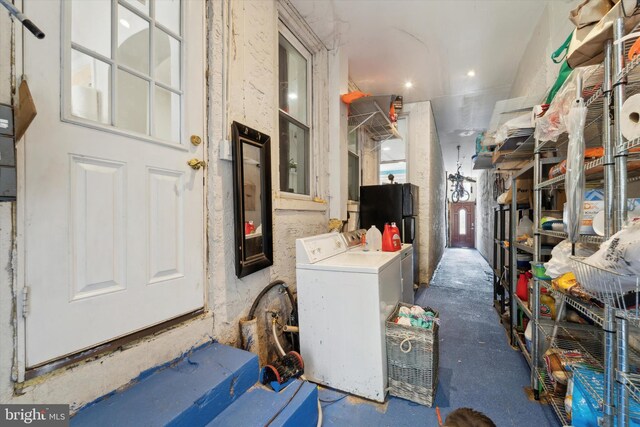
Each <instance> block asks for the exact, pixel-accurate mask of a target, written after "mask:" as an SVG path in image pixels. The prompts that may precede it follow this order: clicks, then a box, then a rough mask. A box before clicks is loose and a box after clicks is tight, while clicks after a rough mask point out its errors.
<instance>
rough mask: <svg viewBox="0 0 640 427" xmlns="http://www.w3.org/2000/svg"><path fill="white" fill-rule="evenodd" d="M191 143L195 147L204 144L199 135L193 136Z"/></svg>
mask: <svg viewBox="0 0 640 427" xmlns="http://www.w3.org/2000/svg"><path fill="white" fill-rule="evenodd" d="M191 143H192V144H193V145H200V144H201V143H202V138H200V137H199V136H198V135H191Z"/></svg>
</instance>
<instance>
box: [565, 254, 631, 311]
mask: <svg viewBox="0 0 640 427" xmlns="http://www.w3.org/2000/svg"><path fill="white" fill-rule="evenodd" d="M572 262H573V272H574V274H575V275H576V279H577V280H578V282H579V283H580V285H581V286H582V288H583V289H584V290H585V291H586V292H587V293H588V294H589V295H591V297H593V298H595V299H596V300H598V301H600V302H602V303H604V304H607V305H610V306H612V307H615V308H616V309H618V310H619V311H622V312H624V313H626V314H627V316H628V317H634V318H637V317H638V314H639V311H638V310H639V309H638V305H639V304H638V303H639V302H640V293H639V291H640V280H639V278H638V276H635V275H632V274H620V273H618V272H616V271H613V270H609V269H605V268H601V267H596V266H594V265H591V264H588V263H587V262H586V261H585V259H584V258H580V257H572Z"/></svg>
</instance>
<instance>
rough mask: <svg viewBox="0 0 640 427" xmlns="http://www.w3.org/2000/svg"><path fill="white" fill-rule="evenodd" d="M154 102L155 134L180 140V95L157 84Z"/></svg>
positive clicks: (175, 140)
mask: <svg viewBox="0 0 640 427" xmlns="http://www.w3.org/2000/svg"><path fill="white" fill-rule="evenodd" d="M153 103H154V108H153V121H154V126H153V128H154V129H153V135H154V136H157V137H158V138H160V139H164V140H167V141H172V142H180V95H178V94H176V93H173V92H169V91H168V90H165V89H162V88H160V87H158V86H156V93H155V98H154V101H153Z"/></svg>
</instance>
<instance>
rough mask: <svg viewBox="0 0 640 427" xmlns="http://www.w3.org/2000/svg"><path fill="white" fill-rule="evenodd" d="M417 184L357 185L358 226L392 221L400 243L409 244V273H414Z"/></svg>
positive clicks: (416, 234) (369, 225) (414, 274)
mask: <svg viewBox="0 0 640 427" xmlns="http://www.w3.org/2000/svg"><path fill="white" fill-rule="evenodd" d="M418 189H419V188H418V186H417V185H413V184H384V185H364V186H362V187H360V228H365V229H367V230H368V229H369V227H371V226H372V225H375V226H376V227H377V228H378V229H379V230H380V232H381V233H382V232H384V224H385V223H387V222H388V223H391V222H395V223H396V225H397V226H398V228H399V229H400V233H401V234H402V236H401V237H402V242H403V243H411V244H412V245H413V277H414V280H415V281H418V280H419V275H418V258H419V257H418Z"/></svg>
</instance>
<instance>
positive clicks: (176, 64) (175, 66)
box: [154, 28, 180, 89]
mask: <svg viewBox="0 0 640 427" xmlns="http://www.w3.org/2000/svg"><path fill="white" fill-rule="evenodd" d="M154 62H155V78H156V80H157V81H159V82H162V83H164V84H166V85H168V86H171V87H174V88H176V89H180V42H179V41H178V40H176V39H174V38H173V37H171V36H170V35H168V34H167V33H165V32H164V31H162V30H160V29H158V28H156V31H155V59H154Z"/></svg>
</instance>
